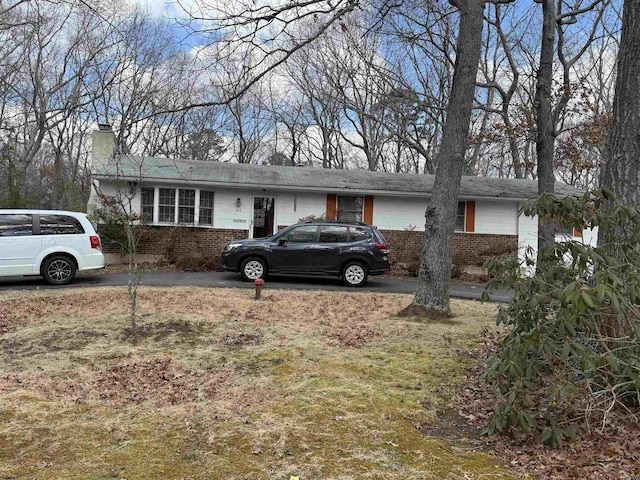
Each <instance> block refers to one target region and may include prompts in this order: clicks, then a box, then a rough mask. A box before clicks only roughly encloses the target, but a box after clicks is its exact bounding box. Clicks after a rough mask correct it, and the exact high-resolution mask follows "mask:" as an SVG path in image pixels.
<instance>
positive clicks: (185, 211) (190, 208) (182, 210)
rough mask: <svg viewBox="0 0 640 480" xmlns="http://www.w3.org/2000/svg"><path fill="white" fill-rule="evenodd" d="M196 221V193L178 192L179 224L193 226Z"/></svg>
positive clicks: (183, 190) (192, 191) (190, 191)
mask: <svg viewBox="0 0 640 480" xmlns="http://www.w3.org/2000/svg"><path fill="white" fill-rule="evenodd" d="M195 221H196V191H195V190H185V189H183V188H181V189H179V190H178V223H182V224H184V223H186V224H190V225H193V224H194V223H195Z"/></svg>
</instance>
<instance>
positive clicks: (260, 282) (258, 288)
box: [253, 278, 264, 300]
mask: <svg viewBox="0 0 640 480" xmlns="http://www.w3.org/2000/svg"><path fill="white" fill-rule="evenodd" d="M253 284H254V285H255V286H256V296H255V299H256V300H260V293H261V292H262V286H263V285H264V280H263V279H261V278H256V280H255V282H253Z"/></svg>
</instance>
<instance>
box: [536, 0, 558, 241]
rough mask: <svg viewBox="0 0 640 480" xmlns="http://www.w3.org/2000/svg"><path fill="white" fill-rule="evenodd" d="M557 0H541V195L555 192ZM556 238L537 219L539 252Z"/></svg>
mask: <svg viewBox="0 0 640 480" xmlns="http://www.w3.org/2000/svg"><path fill="white" fill-rule="evenodd" d="M555 1H556V0H542V44H541V48H540V66H539V68H538V76H537V85H536V96H535V112H536V126H537V136H536V156H537V159H538V194H543V193H547V192H548V193H553V192H554V183H555V178H554V175H553V153H554V148H553V146H554V142H555V132H554V130H555V126H554V122H553V118H552V112H551V82H552V80H553V57H554V53H555V40H556V35H555V33H556V9H555V4H554V2H555ZM554 241H555V238H554V233H553V225H552V224H550V223H549V222H544V223H542V222H538V252H541V251H542V249H543V248H544V246H545V245H552V244H553V242H554Z"/></svg>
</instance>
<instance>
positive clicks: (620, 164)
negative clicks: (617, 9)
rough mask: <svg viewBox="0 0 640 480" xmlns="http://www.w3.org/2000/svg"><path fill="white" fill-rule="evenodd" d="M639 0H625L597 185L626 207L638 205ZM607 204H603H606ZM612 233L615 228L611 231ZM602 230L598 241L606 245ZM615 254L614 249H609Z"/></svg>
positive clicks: (639, 115)
mask: <svg viewBox="0 0 640 480" xmlns="http://www.w3.org/2000/svg"><path fill="white" fill-rule="evenodd" d="M638 72H640V3H639V2H638V1H637V0H625V2H624V10H623V14H622V35H621V38H620V50H619V51H618V67H617V77H616V91H615V97H614V100H613V120H612V121H611V126H610V127H609V134H608V137H607V148H606V150H605V163H604V165H603V166H602V170H601V174H600V185H601V186H606V187H610V188H612V189H613V190H614V191H615V193H616V195H617V196H618V197H619V198H620V200H621V201H622V202H623V203H624V204H625V205H626V206H628V207H632V208H636V207H638V206H639V205H640V76H639V75H638ZM607 207H608V206H605V208H607ZM612 234H613V235H615V232H613V233H612ZM607 243H608V242H607V239H606V238H603V232H602V230H601V231H600V232H599V235H598V245H600V246H601V247H604V248H607ZM610 253H612V254H613V255H616V252H610Z"/></svg>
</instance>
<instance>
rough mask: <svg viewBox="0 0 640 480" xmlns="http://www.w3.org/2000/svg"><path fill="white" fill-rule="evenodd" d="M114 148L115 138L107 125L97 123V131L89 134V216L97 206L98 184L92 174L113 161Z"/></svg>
mask: <svg viewBox="0 0 640 480" xmlns="http://www.w3.org/2000/svg"><path fill="white" fill-rule="evenodd" d="M115 148H116V136H115V135H114V133H113V130H112V129H111V125H109V124H108V123H99V124H98V129H97V130H94V131H93V132H91V174H92V178H91V193H90V194H89V200H88V202H87V213H88V214H89V215H91V214H92V213H93V212H94V210H95V209H96V207H97V206H98V193H97V189H98V188H99V185H100V182H99V181H98V180H96V179H95V178H93V174H95V173H96V172H97V171H99V170H100V169H101V168H103V167H105V166H106V165H108V163H109V161H110V160H112V159H113V156H114V153H115Z"/></svg>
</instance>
